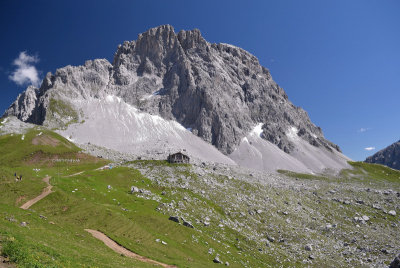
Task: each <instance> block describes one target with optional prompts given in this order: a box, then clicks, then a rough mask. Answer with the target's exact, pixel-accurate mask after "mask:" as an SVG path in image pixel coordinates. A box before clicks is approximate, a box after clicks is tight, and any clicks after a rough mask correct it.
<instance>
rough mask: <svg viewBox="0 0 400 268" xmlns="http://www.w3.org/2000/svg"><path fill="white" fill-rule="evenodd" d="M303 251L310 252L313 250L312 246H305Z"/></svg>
mask: <svg viewBox="0 0 400 268" xmlns="http://www.w3.org/2000/svg"><path fill="white" fill-rule="evenodd" d="M304 249H305V250H307V251H312V250H313V248H312V246H311V245H310V244H308V245H305V247H304Z"/></svg>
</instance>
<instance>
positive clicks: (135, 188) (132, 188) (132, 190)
mask: <svg viewBox="0 0 400 268" xmlns="http://www.w3.org/2000/svg"><path fill="white" fill-rule="evenodd" d="M138 192H139V188H137V187H136V186H132V187H131V194H134V193H138Z"/></svg>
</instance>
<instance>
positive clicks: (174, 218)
mask: <svg viewBox="0 0 400 268" xmlns="http://www.w3.org/2000/svg"><path fill="white" fill-rule="evenodd" d="M168 219H169V220H170V221H174V222H177V223H179V217H178V216H170V217H169V218H168Z"/></svg>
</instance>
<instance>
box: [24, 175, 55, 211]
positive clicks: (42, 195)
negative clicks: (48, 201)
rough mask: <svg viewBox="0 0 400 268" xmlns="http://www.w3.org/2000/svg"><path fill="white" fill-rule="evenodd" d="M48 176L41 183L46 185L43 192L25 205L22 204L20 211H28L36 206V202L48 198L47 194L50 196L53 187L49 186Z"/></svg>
mask: <svg viewBox="0 0 400 268" xmlns="http://www.w3.org/2000/svg"><path fill="white" fill-rule="evenodd" d="M50 178H51V177H50V176H47V177H45V178H43V181H44V182H45V183H47V187H46V188H44V189H43V192H42V193H41V194H40V195H38V196H36V197H35V198H33V199H31V200H29V201H28V202H26V203H25V204H23V205H22V206H20V208H22V209H28V208H30V207H31V206H33V205H34V204H36V203H37V202H39V201H40V200H42V199H43V198H45V197H46V196H48V195H49V194H51V188H53V186H51V185H50Z"/></svg>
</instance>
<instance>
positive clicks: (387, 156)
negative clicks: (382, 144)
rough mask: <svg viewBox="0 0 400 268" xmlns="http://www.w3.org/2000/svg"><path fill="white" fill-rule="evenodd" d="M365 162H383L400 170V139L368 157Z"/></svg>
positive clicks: (382, 163)
mask: <svg viewBox="0 0 400 268" xmlns="http://www.w3.org/2000/svg"><path fill="white" fill-rule="evenodd" d="M365 162H367V163H375V164H381V165H385V166H388V167H391V168H394V169H398V170H400V140H399V141H397V142H395V143H393V144H391V145H389V146H388V147H386V148H385V149H383V150H380V151H379V152H377V153H376V154H374V155H372V156H370V157H368V158H367V159H366V160H365Z"/></svg>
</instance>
